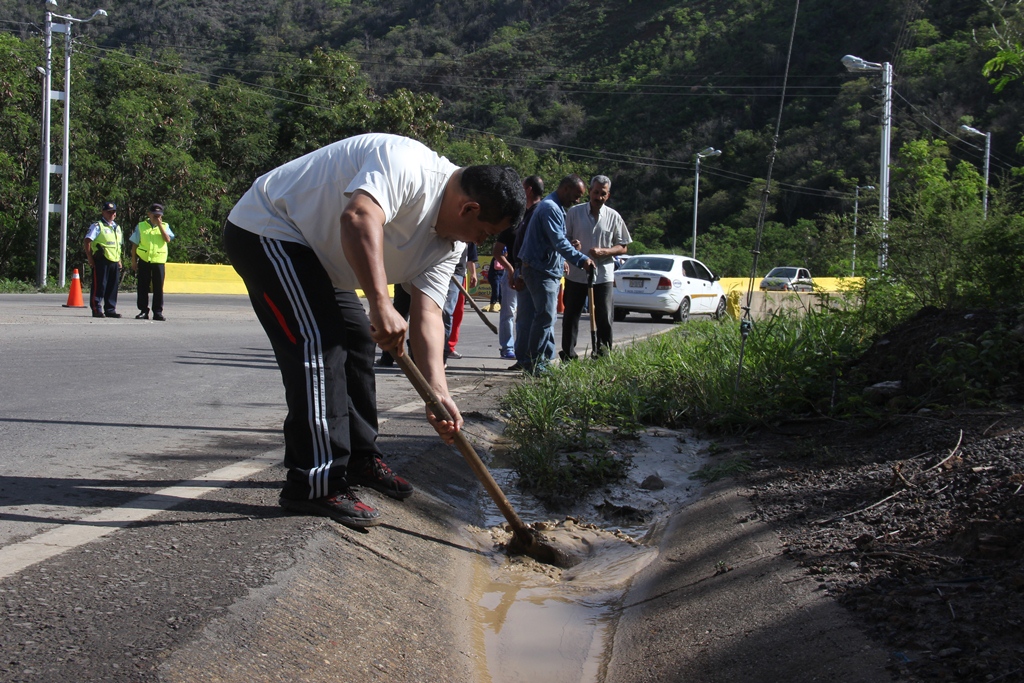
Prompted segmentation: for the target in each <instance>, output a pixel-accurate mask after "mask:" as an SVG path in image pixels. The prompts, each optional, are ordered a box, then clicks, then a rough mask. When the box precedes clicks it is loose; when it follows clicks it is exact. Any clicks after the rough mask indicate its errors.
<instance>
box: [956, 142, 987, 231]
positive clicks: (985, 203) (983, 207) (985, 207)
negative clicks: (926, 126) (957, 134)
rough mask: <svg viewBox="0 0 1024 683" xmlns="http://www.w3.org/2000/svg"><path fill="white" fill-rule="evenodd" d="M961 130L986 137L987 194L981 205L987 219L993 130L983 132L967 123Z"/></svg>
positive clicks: (983, 215) (983, 214)
mask: <svg viewBox="0 0 1024 683" xmlns="http://www.w3.org/2000/svg"><path fill="white" fill-rule="evenodd" d="M960 130H962V131H964V132H965V133H970V134H971V135H980V136H982V137H984V138H985V195H984V199H983V200H982V203H981V207H982V217H983V218H984V219H985V220H988V162H989V157H990V155H991V153H992V131H989V132H987V133H982V132H981V131H980V130H978V129H977V128H971V127H970V126H967V125H963V126H960Z"/></svg>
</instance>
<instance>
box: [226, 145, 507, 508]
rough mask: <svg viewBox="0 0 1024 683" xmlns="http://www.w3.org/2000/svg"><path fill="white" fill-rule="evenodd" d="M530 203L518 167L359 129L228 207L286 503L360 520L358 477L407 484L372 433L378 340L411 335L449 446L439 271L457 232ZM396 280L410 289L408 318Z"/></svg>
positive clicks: (487, 228) (491, 228) (459, 246)
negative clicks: (269, 363) (271, 397)
mask: <svg viewBox="0 0 1024 683" xmlns="http://www.w3.org/2000/svg"><path fill="white" fill-rule="evenodd" d="M524 202H525V199H524V196H523V189H522V185H521V181H520V180H519V176H518V175H517V174H516V173H515V171H513V170H512V169H508V168H501V167H497V166H467V167H463V168H459V167H458V166H455V165H454V164H452V163H451V162H449V161H448V160H447V159H445V158H444V157H441V156H439V155H437V154H436V153H435V152H433V151H431V150H430V149H429V148H427V147H426V146H424V145H423V144H421V143H419V142H416V141H415V140H411V139H409V138H403V137H399V136H395V135H384V134H368V135H359V136H355V137H352V138H348V139H345V140H341V141H339V142H336V143H333V144H331V145H328V146H326V147H324V148H322V149H319V150H317V151H315V152H312V153H310V154H307V155H305V156H303V157H300V158H298V159H295V160H294V161H291V162H289V163H287V164H285V165H283V166H281V167H279V168H277V169H274V170H273V171H270V172H269V173H267V174H265V175H263V176H261V177H260V178H258V179H257V180H256V182H255V183H253V185H252V187H251V188H250V189H249V191H248V192H246V193H245V195H244V196H243V197H242V198H241V199H240V200H239V202H238V203H237V204H236V205H235V207H234V209H232V211H231V214H230V215H229V216H228V220H227V223H226V225H225V228H224V244H225V250H226V251H227V254H228V256H229V258H230V259H231V263H232V265H233V266H234V267H235V270H236V271H237V272H238V274H239V275H240V276H241V277H242V280H243V281H244V282H245V284H246V288H247V289H248V292H249V298H250V300H251V301H252V305H253V308H254V309H255V311H256V315H257V317H258V318H259V320H260V323H261V324H262V325H263V328H264V330H266V332H267V336H268V337H269V338H270V342H271V345H272V346H273V348H274V355H275V357H276V358H277V362H278V365H279V366H280V368H281V375H282V378H283V380H284V385H285V397H286V400H287V403H288V417H287V418H286V419H285V423H284V437H285V466H286V467H287V468H288V475H287V480H286V482H285V485H284V488H283V490H282V492H281V499H280V502H281V505H282V506H283V507H285V508H286V509H288V510H291V511H295V512H300V513H304V514H314V515H322V516H327V517H331V518H332V519H335V520H337V521H339V522H341V523H342V524H345V525H348V526H352V527H356V528H363V527H368V526H374V525H376V524H379V523H380V521H381V520H380V514H379V513H378V512H377V510H376V509H374V508H373V507H371V506H370V505H368V504H366V503H364V502H362V501H361V500H360V499H359V498H358V497H357V496H356V495H355V493H354V492H353V491H352V489H351V487H352V486H353V485H358V486H369V487H371V488H374V489H377V490H378V491H381V492H383V493H384V494H386V495H388V496H391V497H392V498H396V499H403V498H407V497H408V496H410V495H412V492H413V489H412V486H410V485H409V483H408V482H407V481H405V480H404V479H403V478H401V477H399V476H397V475H396V474H395V473H394V472H392V471H391V469H390V468H389V467H388V466H387V465H386V464H385V463H384V461H383V459H382V454H381V452H380V450H379V448H378V447H377V444H376V440H377V405H376V403H377V401H376V398H377V397H376V383H375V380H374V375H373V360H374V355H375V344H379V345H380V346H381V348H383V349H386V350H390V351H391V353H392V354H400V353H403V352H404V349H403V343H404V340H405V337H406V334H407V332H408V333H409V341H410V346H411V348H412V352H413V355H414V356H415V358H416V363H417V366H418V367H419V369H420V370H421V371H422V373H423V375H424V377H426V379H427V381H428V382H429V383H430V385H431V387H432V388H433V390H434V391H435V392H436V393H437V395H438V397H439V398H440V399H441V402H442V403H443V404H444V406H445V408H447V409H448V411H449V413H451V415H452V418H453V419H452V420H451V421H443V420H439V419H438V418H437V417H436V416H435V415H434V414H433V413H432V412H431V411H430V410H429V409H428V410H427V418H428V419H429V420H430V423H431V424H432V425H433V426H434V428H435V429H436V430H437V432H438V434H440V435H441V437H442V438H443V439H444V440H445V441H447V442H448V443H451V442H452V441H453V440H454V435H455V432H457V431H458V430H459V429H460V428H461V426H462V417H461V414H460V413H459V410H458V407H457V406H456V405H455V403H454V401H453V400H452V398H451V396H450V395H449V393H448V385H447V382H446V380H445V375H444V359H443V353H442V352H443V347H444V324H443V321H442V317H441V309H442V306H443V304H444V300H445V296H446V294H447V292H448V283H449V282H450V280H451V277H452V273H453V271H454V269H455V264H456V263H457V262H458V260H459V256H460V254H461V253H462V251H463V249H464V247H465V243H466V242H470V241H472V242H478V243H479V242H482V241H483V240H484V239H486V238H487V237H489V236H491V235H496V234H498V233H499V232H501V231H502V230H503V229H505V228H506V227H507V226H508V225H510V224H511V223H513V222H515V221H518V220H519V217H520V216H521V215H522V213H523V210H524ZM389 283H393V284H396V286H404V288H405V289H406V291H408V292H409V294H410V296H411V299H412V303H411V309H410V321H409V322H408V323H407V322H406V320H405V318H404V317H403V316H402V315H401V314H399V313H398V312H397V311H396V310H395V308H394V305H393V304H392V300H391V297H390V296H389V293H388V284H389ZM356 288H360V289H362V290H363V292H364V294H365V296H366V299H367V303H368V305H369V316H367V314H366V313H365V312H364V310H363V305H362V303H361V302H360V301H359V299H358V297H357V296H356V293H355V289H356Z"/></svg>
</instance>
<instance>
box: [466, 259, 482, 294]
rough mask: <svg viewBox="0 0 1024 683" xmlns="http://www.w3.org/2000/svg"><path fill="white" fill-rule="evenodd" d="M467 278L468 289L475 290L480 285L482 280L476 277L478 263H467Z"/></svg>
mask: <svg viewBox="0 0 1024 683" xmlns="http://www.w3.org/2000/svg"><path fill="white" fill-rule="evenodd" d="M466 277H467V278H469V287H468V289H473V288H474V287H476V286H477V285H478V284H480V278H478V277H477V275H476V261H466Z"/></svg>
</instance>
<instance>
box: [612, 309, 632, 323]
mask: <svg viewBox="0 0 1024 683" xmlns="http://www.w3.org/2000/svg"><path fill="white" fill-rule="evenodd" d="M628 314H629V311H627V310H626V309H625V308H616V309H615V312H614V313H613V314H612V317H613V318H614V319H615V322H617V323H621V322H622V321H623V320H625V319H626V316H627V315H628Z"/></svg>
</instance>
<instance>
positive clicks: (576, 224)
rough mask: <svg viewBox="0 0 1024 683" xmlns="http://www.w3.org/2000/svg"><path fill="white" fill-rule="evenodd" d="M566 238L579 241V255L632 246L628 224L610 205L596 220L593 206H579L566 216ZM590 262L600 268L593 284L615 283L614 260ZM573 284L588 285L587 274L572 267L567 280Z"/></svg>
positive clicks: (606, 257)
mask: <svg viewBox="0 0 1024 683" xmlns="http://www.w3.org/2000/svg"><path fill="white" fill-rule="evenodd" d="M565 236H566V237H568V238H569V241H570V242H571V241H572V240H579V241H580V251H582V252H583V253H584V254H586V255H587V256H590V250H591V249H592V248H594V247H602V248H608V247H614V246H616V245H619V244H629V243H630V242H632V241H633V238H632V237H630V236H629V230H628V229H627V228H626V221H624V220H622V216H620V215H619V212H618V211H616V210H615V209H613V208H611V207H609V206H608V205H607V204H605V205H604V206H602V207H601V210H600V211H599V212H598V214H597V220H594V216H593V215H591V213H590V202H587V203H585V204H577V205H576V206H574V207H572V208H571V209H569V210H568V211H567V212H566V214H565ZM591 260H592V261H593V262H594V264H595V265H596V266H597V277H596V278H595V280H594V284H596V285H600V284H603V283H605V282H614V281H615V258H614V257H612V256H604V257H602V258H593V257H591ZM565 277H566V279H567V280H571V281H572V282H581V283H583V284H586V282H587V271H585V270H583V269H582V268H577V267H576V266H574V265H572V264H569V273H568V275H566V276H565Z"/></svg>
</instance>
